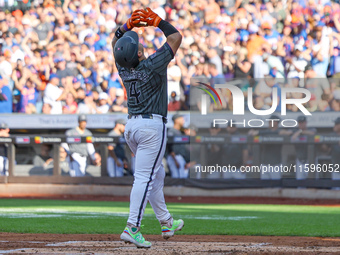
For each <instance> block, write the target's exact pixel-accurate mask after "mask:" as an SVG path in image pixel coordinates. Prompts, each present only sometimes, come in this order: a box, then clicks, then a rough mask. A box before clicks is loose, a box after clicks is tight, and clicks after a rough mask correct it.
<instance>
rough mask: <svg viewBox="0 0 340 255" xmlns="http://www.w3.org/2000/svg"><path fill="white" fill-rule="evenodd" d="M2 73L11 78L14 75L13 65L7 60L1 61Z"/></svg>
mask: <svg viewBox="0 0 340 255" xmlns="http://www.w3.org/2000/svg"><path fill="white" fill-rule="evenodd" d="M0 75H1V76H2V77H6V78H10V77H11V75H12V65H11V63H10V62H8V61H7V60H4V61H2V62H1V63H0Z"/></svg>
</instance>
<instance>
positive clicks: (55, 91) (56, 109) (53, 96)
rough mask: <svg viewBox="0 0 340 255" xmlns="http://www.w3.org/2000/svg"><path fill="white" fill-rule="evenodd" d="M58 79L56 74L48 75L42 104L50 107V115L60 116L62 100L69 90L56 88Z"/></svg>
mask: <svg viewBox="0 0 340 255" xmlns="http://www.w3.org/2000/svg"><path fill="white" fill-rule="evenodd" d="M58 85H59V78H58V76H57V75H56V74H51V75H50V82H49V83H48V84H47V86H46V89H45V92H44V103H48V104H50V105H52V110H51V114H62V112H63V111H62V103H61V102H62V100H64V99H65V98H66V95H67V93H68V92H69V89H67V88H65V89H64V90H62V89H60V88H58Z"/></svg>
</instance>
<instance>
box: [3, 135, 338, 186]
mask: <svg viewBox="0 0 340 255" xmlns="http://www.w3.org/2000/svg"><path fill="white" fill-rule="evenodd" d="M64 142H66V143H69V144H70V143H94V144H97V145H99V146H100V153H101V157H102V163H101V171H100V175H101V176H100V177H93V176H84V177H71V176H62V175H61V168H60V157H59V146H60V144H61V143H64ZM109 143H125V140H124V138H123V137H109V136H88V137H67V136H65V135H53V136H52V135H48V136H47V135H29V136H23V135H18V136H10V137H0V144H6V145H7V157H8V161H9V167H8V173H9V174H8V176H0V183H50V184H98V185H100V184H112V185H131V184H132V183H133V177H132V176H124V177H112V178H111V177H109V176H108V174H107V165H106V164H107V163H106V162H107V160H106V159H107V157H108V150H107V145H108V144H109ZM176 143H177V144H178V143H182V144H189V143H190V144H199V145H200V161H201V163H204V162H205V161H206V160H207V159H206V157H207V153H206V152H207V150H208V146H209V144H212V143H214V144H225V143H235V144H247V145H249V146H250V148H251V152H252V158H253V161H252V164H253V165H260V164H261V162H260V158H261V149H260V148H261V146H263V145H266V144H279V145H294V144H305V145H306V146H307V150H308V160H307V162H308V163H309V164H314V163H315V160H316V152H317V150H316V147H317V145H321V144H334V143H340V136H336V135H313V136H300V137H299V138H298V139H297V140H294V141H293V140H292V138H291V137H289V136H269V135H266V136H247V135H233V136H228V135H220V136H211V135H208V134H207V135H199V136H173V137H168V144H176ZM39 144H52V145H53V175H50V176H39V175H34V176H15V175H14V170H15V162H16V159H15V157H16V146H22V145H24V146H33V145H39ZM339 156H340V155H339ZM339 171H340V170H339ZM323 172H327V171H323ZM316 173H317V171H311V172H310V173H309V175H308V179H305V180H296V179H295V178H282V179H280V180H261V179H260V173H252V174H250V175H249V178H247V179H245V180H237V179H223V178H218V179H209V178H201V179H197V178H194V177H193V176H191V177H189V178H186V179H174V178H170V177H167V178H166V180H165V185H166V186H172V185H180V186H187V187H199V188H204V189H228V188H264V187H267V188H270V187H282V188H283V187H285V188H296V187H308V188H326V189H327V188H337V187H340V180H332V179H331V178H330V177H329V176H328V177H326V178H318V176H317V175H316Z"/></svg>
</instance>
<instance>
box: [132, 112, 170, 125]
mask: <svg viewBox="0 0 340 255" xmlns="http://www.w3.org/2000/svg"><path fill="white" fill-rule="evenodd" d="M139 115H140V116H142V118H143V119H153V115H152V114H129V116H128V119H132V117H133V116H139ZM162 120H163V122H164V123H167V122H168V119H167V118H165V117H163V116H162Z"/></svg>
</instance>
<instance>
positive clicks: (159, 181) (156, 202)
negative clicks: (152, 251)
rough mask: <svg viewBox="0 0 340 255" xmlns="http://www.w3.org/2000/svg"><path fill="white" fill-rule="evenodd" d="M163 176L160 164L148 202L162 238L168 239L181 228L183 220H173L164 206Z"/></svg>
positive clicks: (162, 168) (162, 167)
mask: <svg viewBox="0 0 340 255" xmlns="http://www.w3.org/2000/svg"><path fill="white" fill-rule="evenodd" d="M164 177H165V170H164V166H163V164H161V166H160V168H159V169H158V171H157V173H156V176H155V180H154V182H153V185H152V189H151V190H150V195H149V202H150V204H151V206H152V209H153V210H154V212H155V214H156V218H157V219H158V221H159V223H160V224H161V229H162V236H163V238H165V239H168V238H170V237H172V236H173V235H174V233H175V231H179V230H181V229H182V227H183V226H184V222H183V220H181V219H180V220H174V219H173V218H172V216H171V214H170V213H169V211H168V209H167V207H166V204H165V199H164V193H163V187H164Z"/></svg>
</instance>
